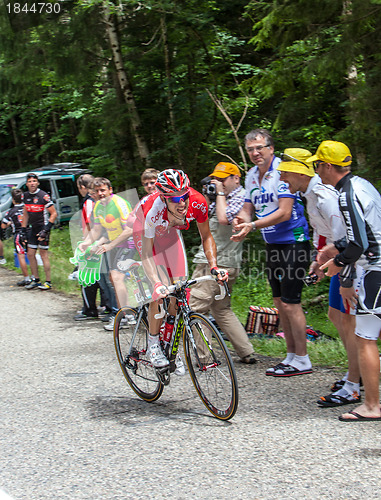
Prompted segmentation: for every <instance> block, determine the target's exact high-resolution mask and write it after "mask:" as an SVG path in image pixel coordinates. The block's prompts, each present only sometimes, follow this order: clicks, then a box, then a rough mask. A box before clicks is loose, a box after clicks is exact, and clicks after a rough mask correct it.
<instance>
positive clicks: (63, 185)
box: [56, 179, 77, 198]
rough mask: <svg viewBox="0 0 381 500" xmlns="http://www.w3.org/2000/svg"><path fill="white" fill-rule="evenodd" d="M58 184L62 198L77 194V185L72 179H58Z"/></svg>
mask: <svg viewBox="0 0 381 500" xmlns="http://www.w3.org/2000/svg"><path fill="white" fill-rule="evenodd" d="M56 186H57V190H58V194H59V197H60V198H68V197H69V196H77V192H76V190H75V185H74V182H73V181H72V179H56Z"/></svg>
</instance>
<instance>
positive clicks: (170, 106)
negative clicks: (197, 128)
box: [160, 15, 184, 168]
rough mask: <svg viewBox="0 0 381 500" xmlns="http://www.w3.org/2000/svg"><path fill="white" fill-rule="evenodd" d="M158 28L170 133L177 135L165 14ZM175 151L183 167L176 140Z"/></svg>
mask: <svg viewBox="0 0 381 500" xmlns="http://www.w3.org/2000/svg"><path fill="white" fill-rule="evenodd" d="M160 29H161V36H162V40H163V47H164V63H165V76H166V79H167V103H168V110H169V121H170V124H171V129H172V133H173V135H174V136H175V137H178V133H177V127H176V119H175V112H174V108H173V93H172V89H171V66H170V57H169V46H168V36H167V24H166V22H165V15H163V16H162V17H161V19H160ZM175 147H176V152H177V159H178V163H179V166H180V167H181V168H184V160H183V157H182V154H181V149H180V144H179V142H178V141H176V146H175Z"/></svg>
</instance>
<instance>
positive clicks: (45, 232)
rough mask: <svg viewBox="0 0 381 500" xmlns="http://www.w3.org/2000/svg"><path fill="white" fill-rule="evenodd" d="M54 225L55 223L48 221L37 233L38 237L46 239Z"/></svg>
mask: <svg viewBox="0 0 381 500" xmlns="http://www.w3.org/2000/svg"><path fill="white" fill-rule="evenodd" d="M52 227H53V224H52V223H51V222H48V223H47V224H45V226H44V228H43V229H41V231H40V232H39V233H38V234H37V238H38V239H39V240H44V239H45V238H47V237H48V236H49V233H50V230H51V228H52Z"/></svg>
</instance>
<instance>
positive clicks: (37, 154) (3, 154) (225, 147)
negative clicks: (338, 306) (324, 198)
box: [0, 0, 381, 359]
mask: <svg viewBox="0 0 381 500" xmlns="http://www.w3.org/2000/svg"><path fill="white" fill-rule="evenodd" d="M48 5H52V6H53V8H48V7H47V6H48ZM50 10H52V12H50V13H49V11H50ZM380 32H381V0H272V1H269V0H252V1H250V0H249V1H248V0H229V1H226V2H216V1H214V0H144V1H137V0H119V1H116V0H115V1H114V2H113V1H110V0H63V1H58V0H52V3H51V4H45V3H37V2H33V1H30V0H28V1H22V0H21V1H20V2H14V1H7V0H3V3H0V174H5V173H12V172H16V171H27V170H30V169H32V168H36V167H41V166H44V165H48V164H51V163H56V162H79V163H81V164H82V165H84V166H85V167H88V168H89V169H91V170H92V171H93V173H94V174H95V175H102V176H106V177H108V178H110V179H111V181H112V184H113V186H114V190H115V191H122V190H124V189H129V188H133V187H138V186H140V173H141V172H142V170H143V169H144V168H146V167H154V168H157V169H158V170H162V169H164V168H168V167H171V166H174V167H177V168H182V169H183V170H185V171H186V172H187V173H188V175H189V176H190V178H191V182H192V184H193V185H194V186H196V187H197V185H198V186H199V181H200V180H201V179H202V178H203V177H205V176H206V175H207V174H209V173H210V172H211V171H212V169H213V167H214V165H215V164H216V163H218V162H219V161H222V160H227V159H228V158H232V159H233V160H234V161H235V162H237V163H238V164H239V166H240V168H242V171H243V174H244V173H245V172H246V171H247V170H248V168H250V165H249V164H248V160H247V158H246V156H245V152H244V150H243V149H242V144H243V138H244V135H245V134H246V133H247V132H249V131H250V130H251V129H253V128H257V127H264V128H267V129H269V130H270V131H271V133H272V135H273V137H274V139H275V144H276V151H277V152H280V151H282V150H283V149H285V148H286V147H305V148H308V149H310V151H311V152H315V150H316V148H317V146H318V145H319V143H320V142H321V141H322V140H326V139H334V140H340V141H343V142H345V143H346V144H347V145H348V146H349V147H350V149H351V151H352V154H353V157H354V163H353V170H354V172H355V173H357V174H359V175H362V176H364V177H366V178H368V179H369V180H371V181H372V182H373V183H374V184H375V185H376V186H377V187H378V188H380V186H381V142H380V140H379V137H380V120H381V112H380V111H381V109H380V108H381V88H380V87H381V63H380V62H381V61H380V59H381V36H380V35H381V33H380ZM55 233H56V232H55ZM186 233H189V234H184V236H185V238H186V243H187V242H188V245H187V246H188V252H189V256H191V254H192V252H193V251H194V250H195V248H197V245H196V243H197V240H195V239H194V236H195V233H194V232H192V231H187V232H186ZM65 234H66V233H65V232H63V233H62V234H61V236H59V234H58V233H57V234H56V237H57V238H58V239H59V238H60V237H63V239H62V242H61V244H60V252H61V251H63V249H64V248H67V250H65V257H64V258H63V261H65V262H66V259H68V258H69V256H70V254H71V250H70V245H69V244H68V241H67V240H68V238H67V237H65ZM65 245H66V247H65ZM261 245H263V243H262V240H261V238H260V235H257V234H255V233H252V234H251V235H250V238H249V239H248V241H246V242H245V249H244V263H243V272H242V274H241V277H240V278H239V281H238V282H237V284H236V287H235V291H237V290H238V293H235V294H234V297H233V305H234V306H235V309H236V311H237V313H238V314H239V316H240V318H241V319H242V320H244V317H245V315H246V312H247V307H248V305H249V304H250V303H254V304H256V305H271V294H270V291H269V289H268V287H267V284H266V280H265V277H264V275H263V273H261V272H259V273H258V269H261V268H262V267H263V266H262V263H261V262H260V258H259V257H258V256H259V255H260V254H261V250H260V249H261ZM6 250H7V251H9V252H11V248H10V247H9V248H7V249H6ZM57 253H58V252H56V256H57ZM54 267H55V268H56V266H54ZM58 267H59V266H58ZM65 273H66V271H65V272H64V273H61V274H62V276H60V277H58V276H57V277H56V278H55V280H56V281H55V283H57V284H58V283H59V279H61V280H62V286H63V287H64V286H66V285H64V283H65V282H67V280H66V276H67V274H65ZM253 273H254V274H253ZM63 274H65V276H64V275H63ZM327 286H328V282H327V280H325V282H324V283H323V282H322V283H321V284H319V286H318V288H317V289H314V290H313V291H312V290H310V289H309V290H307V291H306V293H305V299H304V304H303V305H304V308H305V310H307V309H308V310H310V311H311V313H310V316H309V317H310V318H311V314H313V316H312V317H313V319H314V321H313V322H314V326H315V327H316V326H317V327H319V328H322V329H323V330H325V329H326V328H330V326H329V324H328V322H327V319H326V315H325V311H326V292H327ZM307 321H308V322H309V319H307ZM335 350H336V347H335ZM342 359H345V356H343V357H342Z"/></svg>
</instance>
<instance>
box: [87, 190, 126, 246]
mask: <svg viewBox="0 0 381 500" xmlns="http://www.w3.org/2000/svg"><path fill="white" fill-rule="evenodd" d="M130 212H131V205H130V204H129V202H128V201H126V200H124V199H123V198H122V197H121V196H118V195H117V194H112V195H111V196H110V198H109V199H108V200H107V204H106V205H103V204H102V203H101V200H99V201H97V202H96V204H95V207H94V224H95V225H97V224H100V225H101V226H102V227H104V228H105V229H106V231H107V235H108V237H109V239H110V240H111V241H113V240H115V239H116V238H117V237H118V236H119V235H120V234H121V233H122V232H123V230H124V229H125V228H126V227H128V226H127V219H128V216H129V214H130Z"/></svg>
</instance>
